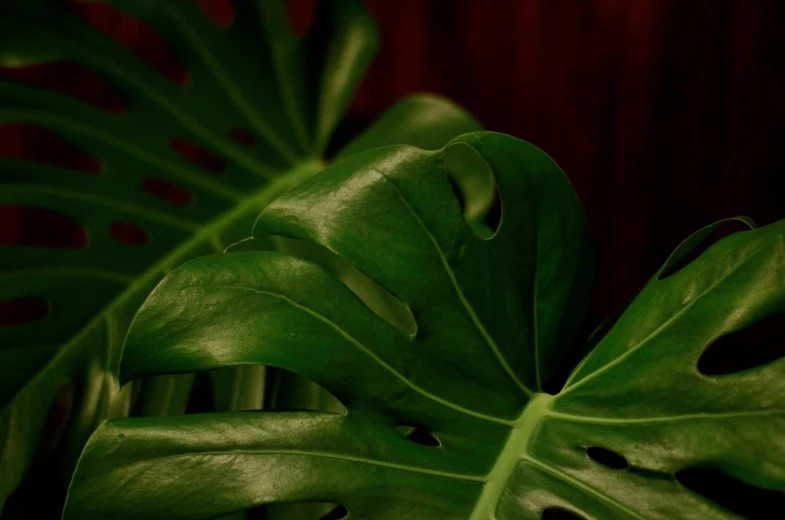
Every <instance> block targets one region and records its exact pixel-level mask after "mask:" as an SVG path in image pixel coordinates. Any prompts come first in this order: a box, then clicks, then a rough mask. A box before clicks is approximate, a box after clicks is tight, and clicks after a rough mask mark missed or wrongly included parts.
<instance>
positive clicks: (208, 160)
mask: <svg viewBox="0 0 785 520" xmlns="http://www.w3.org/2000/svg"><path fill="white" fill-rule="evenodd" d="M171 146H172V149H173V150H174V151H175V152H177V154H179V155H180V156H181V157H183V158H184V159H186V160H188V161H190V162H192V163H194V164H196V165H197V166H199V167H201V168H204V169H205V170H207V171H210V172H213V173H223V172H224V170H225V169H226V163H224V161H223V160H222V159H221V158H220V157H218V156H217V155H215V154H214V153H212V152H210V151H209V150H206V149H205V148H202V147H201V146H199V145H198V144H196V143H193V142H191V141H189V140H187V139H183V138H181V137H177V138H175V139H173V140H172V142H171Z"/></svg>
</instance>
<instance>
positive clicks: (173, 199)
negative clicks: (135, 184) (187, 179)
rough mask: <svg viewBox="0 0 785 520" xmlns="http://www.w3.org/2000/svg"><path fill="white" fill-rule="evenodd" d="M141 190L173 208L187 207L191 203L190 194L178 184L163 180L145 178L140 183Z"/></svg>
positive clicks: (191, 197) (191, 196)
mask: <svg viewBox="0 0 785 520" xmlns="http://www.w3.org/2000/svg"><path fill="white" fill-rule="evenodd" d="M142 188H143V189H144V190H145V191H146V192H147V193H149V194H150V195H152V196H154V197H156V198H158V199H161V200H162V201H164V202H168V203H169V204H172V205H173V206H180V207H188V206H190V205H191V203H192V202H193V195H191V192H189V191H188V190H186V189H185V188H183V187H182V186H180V185H179V184H175V183H174V182H170V181H167V180H164V179H154V178H152V177H147V178H145V179H144V180H143V181H142Z"/></svg>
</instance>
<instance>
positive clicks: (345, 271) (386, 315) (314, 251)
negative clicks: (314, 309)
mask: <svg viewBox="0 0 785 520" xmlns="http://www.w3.org/2000/svg"><path fill="white" fill-rule="evenodd" d="M270 240H271V241H272V247H273V248H275V249H277V250H278V251H282V252H284V253H287V254H289V255H292V256H294V257H297V258H301V259H303V260H307V261H309V262H313V263H315V264H317V265H319V266H321V267H322V268H323V269H324V270H325V271H327V272H328V273H330V274H331V275H333V276H334V277H335V278H337V279H338V281H340V282H341V283H343V284H344V285H346V286H347V287H348V288H349V289H350V290H351V291H352V292H353V293H354V294H355V295H357V297H358V298H360V300H362V301H363V303H365V305H367V306H368V308H369V309H371V310H372V311H373V312H374V313H375V314H376V315H377V316H379V317H380V318H382V319H384V320H385V321H387V322H388V323H390V324H391V325H393V326H394V327H396V328H398V329H400V330H401V331H403V332H405V333H406V334H408V335H409V336H414V335H415V334H416V333H417V323H416V322H415V320H414V316H413V315H412V311H411V310H409V307H407V306H406V304H405V303H403V302H402V301H401V300H400V299H399V298H396V297H395V296H394V295H393V294H392V293H390V291H388V290H387V289H385V288H384V287H382V286H381V285H379V284H378V283H376V282H375V281H374V280H372V279H371V278H369V277H368V276H366V275H365V274H363V273H362V272H360V270H359V269H357V268H356V267H354V266H353V265H352V264H351V263H349V262H348V261H347V260H345V259H344V258H343V257H341V256H339V255H337V254H335V253H333V252H332V251H330V250H329V249H327V248H326V247H324V246H321V245H318V244H314V243H312V242H308V241H306V240H300V239H293V238H287V237H280V236H275V237H270Z"/></svg>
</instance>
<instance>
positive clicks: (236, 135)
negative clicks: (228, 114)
mask: <svg viewBox="0 0 785 520" xmlns="http://www.w3.org/2000/svg"><path fill="white" fill-rule="evenodd" d="M229 136H230V137H231V138H232V139H234V141H235V142H236V143H237V144H239V145H241V146H243V147H245V148H247V149H249V150H253V149H254V148H256V146H257V144H258V142H257V140H256V136H254V135H253V134H252V133H251V132H249V131H248V130H243V129H242V128H233V129H232V131H231V132H230V133H229Z"/></svg>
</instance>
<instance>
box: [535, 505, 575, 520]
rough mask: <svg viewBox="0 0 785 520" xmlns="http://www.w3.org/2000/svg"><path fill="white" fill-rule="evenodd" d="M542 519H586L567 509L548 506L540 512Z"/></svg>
mask: <svg viewBox="0 0 785 520" xmlns="http://www.w3.org/2000/svg"><path fill="white" fill-rule="evenodd" d="M542 520H586V518H585V517H583V516H580V515H578V514H576V513H574V512H572V511H570V510H568V509H562V508H561V507H549V508H547V509H545V510H544V511H543V512H542Z"/></svg>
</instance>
